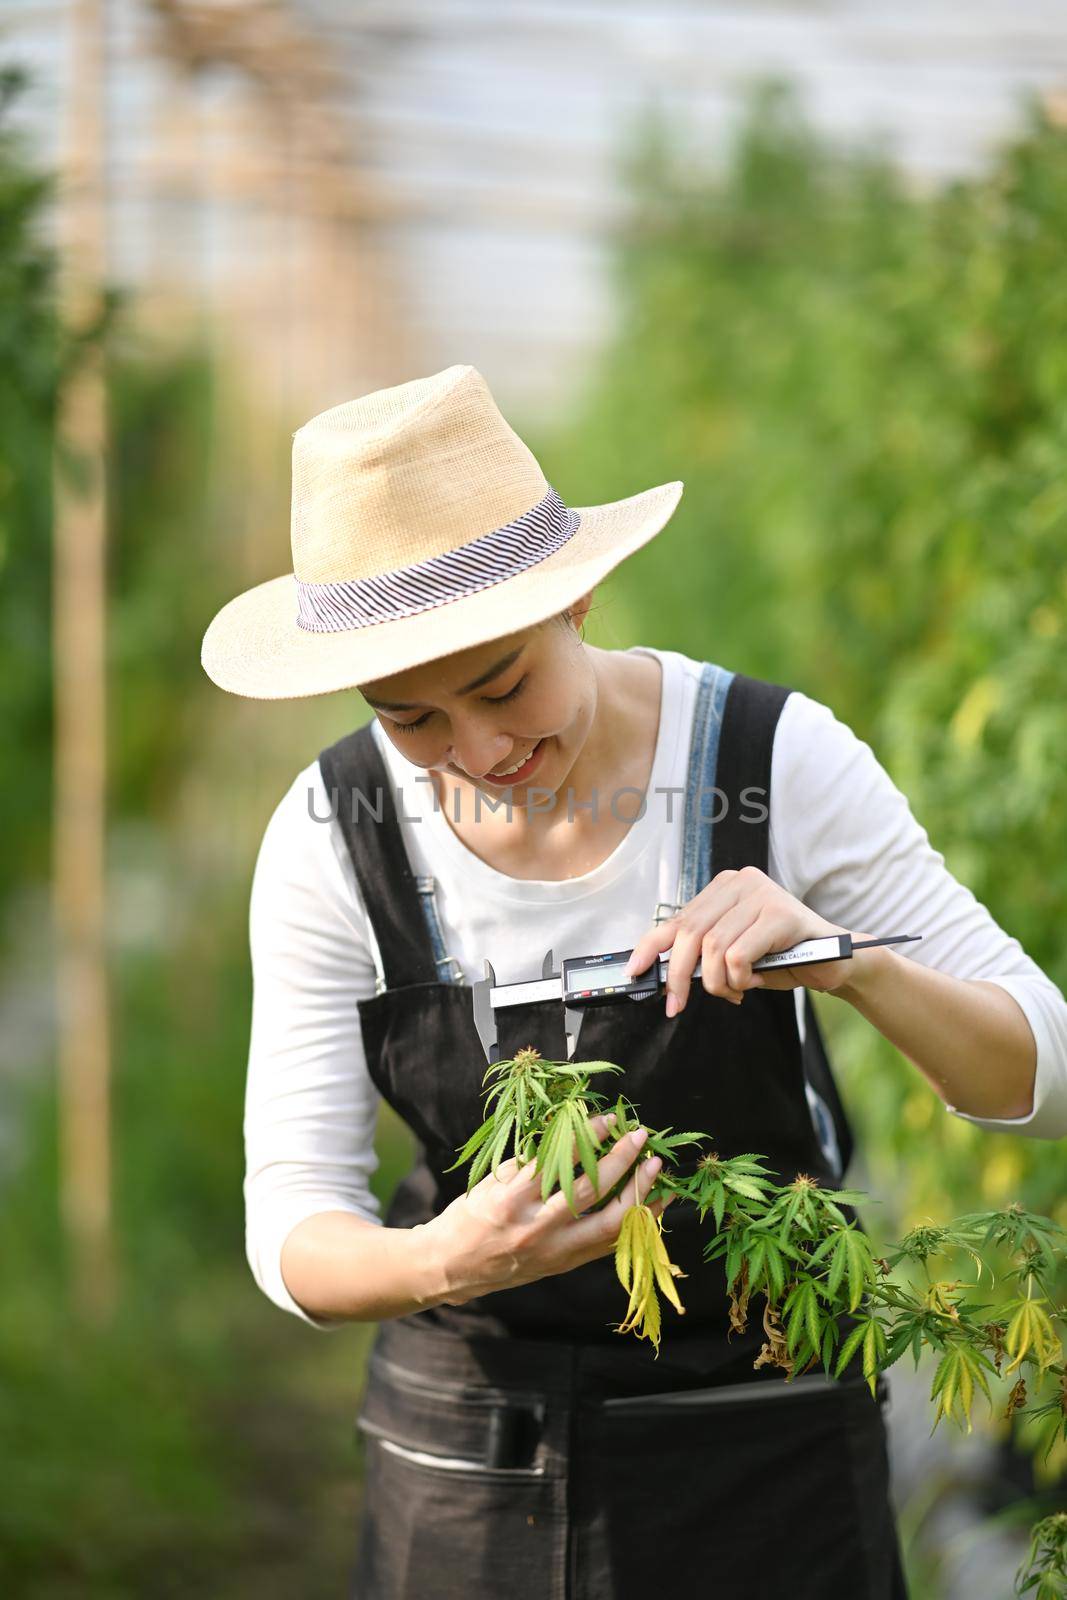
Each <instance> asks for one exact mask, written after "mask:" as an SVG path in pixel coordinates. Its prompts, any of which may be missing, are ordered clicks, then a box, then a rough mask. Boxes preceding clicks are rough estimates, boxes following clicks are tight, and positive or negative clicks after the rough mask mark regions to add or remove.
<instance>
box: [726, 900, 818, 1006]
mask: <svg viewBox="0 0 1067 1600" xmlns="http://www.w3.org/2000/svg"><path fill="white" fill-rule="evenodd" d="M802 937H803V935H802V934H801V932H800V931H799V930H798V928H797V920H796V916H795V915H794V914H793V913H792V911H791V910H790V908H789V907H787V906H783V907H781V908H772V907H770V906H765V907H764V908H763V911H762V912H761V913H760V915H759V916H758V917H757V918H756V919H755V921H754V922H753V923H752V924H751V925H750V926H749V927H747V928H742V929H739V930H738V933H737V936H736V938H734V939H733V940H732V942H731V943H730V945H729V947H728V948H727V949H726V951H725V955H724V961H725V966H726V975H727V979H728V981H729V983H730V984H731V986H732V987H733V988H735V989H748V988H759V987H760V985H761V983H762V981H763V980H762V977H761V975H760V973H758V972H753V971H752V963H753V961H758V960H759V959H760V957H761V956H765V955H767V954H768V953H769V952H770V951H772V950H785V949H786V948H787V947H788V946H789V945H791V944H796V942H797V941H798V940H799V939H800V938H802Z"/></svg>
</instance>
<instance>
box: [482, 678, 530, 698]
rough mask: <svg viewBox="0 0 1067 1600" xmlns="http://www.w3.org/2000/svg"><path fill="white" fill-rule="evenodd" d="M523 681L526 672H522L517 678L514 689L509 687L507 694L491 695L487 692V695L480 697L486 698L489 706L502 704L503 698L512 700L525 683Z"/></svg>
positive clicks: (524, 680)
mask: <svg viewBox="0 0 1067 1600" xmlns="http://www.w3.org/2000/svg"><path fill="white" fill-rule="evenodd" d="M525 682H526V674H525V673H524V674H523V676H522V677H521V678H520V679H519V681H518V683H517V684H516V685H515V687H514V689H509V690H508V692H507V694H498V695H496V696H495V697H494V696H493V695H488V694H487V695H483V696H482V698H483V700H488V702H489V704H490V705H491V706H502V705H503V704H504V701H505V700H514V698H515V696H516V695H517V694H520V693H521V692H522V688H523V685H524V684H525Z"/></svg>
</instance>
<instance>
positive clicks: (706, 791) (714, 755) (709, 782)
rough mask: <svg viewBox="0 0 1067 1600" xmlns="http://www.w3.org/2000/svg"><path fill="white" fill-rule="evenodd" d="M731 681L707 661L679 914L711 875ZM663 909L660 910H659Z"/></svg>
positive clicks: (688, 793) (692, 756)
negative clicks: (722, 740)
mask: <svg viewBox="0 0 1067 1600" xmlns="http://www.w3.org/2000/svg"><path fill="white" fill-rule="evenodd" d="M733 679H734V674H733V673H732V672H728V671H727V670H726V668H725V667H719V666H716V665H715V663H714V662H711V661H706V662H705V663H704V666H703V668H702V670H701V674H700V683H699V685H698V686H697V697H696V705H695V706H694V708H693V733H692V738H691V740H690V745H689V770H688V773H687V775H686V786H685V822H684V831H683V837H682V866H681V873H680V876H679V880H678V904H677V906H675V907H674V909H675V910H679V909H680V908H681V907H682V906H684V905H687V904H688V903H689V901H690V900H692V898H693V896H694V895H695V894H698V893H699V891H700V890H701V889H702V888H703V887H704V885H705V884H706V883H707V882H708V879H709V878H710V876H711V839H712V830H713V828H714V824H715V816H716V807H717V805H718V800H719V797H718V795H717V794H716V792H715V778H716V773H717V771H718V763H719V740H720V735H721V733H722V725H723V717H724V714H725V709H726V698H727V695H728V694H729V691H730V685H731V684H732V682H733ZM662 909H663V907H657V911H660V910H662Z"/></svg>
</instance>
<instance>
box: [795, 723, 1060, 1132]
mask: <svg viewBox="0 0 1067 1600" xmlns="http://www.w3.org/2000/svg"><path fill="white" fill-rule="evenodd" d="M769 827H770V852H771V862H772V863H773V865H772V875H773V876H775V877H776V878H777V879H778V881H779V882H780V883H781V884H782V886H783V887H784V888H786V889H788V890H789V892H790V894H793V895H795V896H796V898H797V899H798V900H803V901H804V903H805V904H806V905H810V906H811V907H812V909H813V910H814V911H817V912H818V913H819V915H820V916H823V917H826V918H827V920H828V921H830V922H835V923H837V924H838V926H840V927H843V928H849V929H858V930H862V931H863V932H865V933H869V934H870V935H871V936H872V937H878V936H879V935H883V934H884V935H888V934H893V933H919V934H922V942H921V943H920V944H915V945H909V946H906V947H905V948H906V949H907V951H908V954H909V957H910V959H912V960H914V961H921V962H923V963H924V965H926V966H929V967H933V968H936V969H937V970H938V971H940V972H947V973H949V974H951V975H952V976H953V977H957V978H969V979H973V978H981V979H985V980H986V981H987V982H991V983H996V984H999V985H1000V987H1001V988H1003V989H1006V990H1007V992H1008V993H1009V994H1010V995H1011V996H1012V997H1013V998H1014V999H1015V1000H1016V1001H1017V1003H1018V1004H1019V1006H1020V1007H1021V1009H1022V1011H1023V1014H1024V1015H1025V1017H1026V1019H1027V1021H1028V1023H1029V1024H1030V1028H1031V1030H1032V1032H1033V1035H1034V1039H1035V1041H1036V1043H1037V1077H1036V1082H1035V1086H1034V1104H1033V1107H1032V1109H1031V1111H1030V1113H1029V1114H1028V1115H1027V1116H1025V1117H1016V1118H1005V1119H993V1118H984V1117H970V1116H967V1115H966V1113H964V1112H960V1111H956V1110H955V1107H953V1106H949V1108H948V1109H949V1110H950V1111H954V1112H955V1114H956V1115H957V1116H961V1117H963V1116H966V1120H967V1121H969V1122H975V1123H977V1124H978V1125H979V1126H980V1127H983V1128H991V1129H995V1130H1000V1131H1005V1132H1010V1133H1022V1134H1029V1135H1031V1136H1032V1137H1034V1138H1045V1139H1055V1138H1061V1137H1062V1136H1063V1135H1065V1134H1067V1000H1065V999H1064V996H1063V995H1062V994H1061V992H1060V990H1059V989H1058V988H1057V987H1056V985H1055V984H1054V983H1053V982H1052V981H1051V979H1050V978H1048V977H1046V976H1045V974H1044V973H1043V972H1042V971H1041V969H1040V967H1038V966H1037V964H1036V963H1035V962H1034V961H1032V960H1031V958H1030V957H1029V956H1028V955H1027V954H1026V952H1025V951H1024V950H1023V948H1022V946H1021V945H1020V944H1019V941H1018V940H1017V939H1013V938H1010V937H1009V936H1008V935H1007V934H1006V933H1005V932H1004V931H1003V929H1002V928H1000V927H999V926H998V925H997V923H996V922H995V921H994V920H993V918H992V916H991V915H990V913H989V911H988V910H987V909H986V907H985V906H984V905H982V904H981V902H980V901H978V900H977V899H976V898H975V896H974V895H973V894H972V893H971V891H970V889H968V888H966V887H965V886H964V885H963V884H961V883H960V882H959V881H958V880H957V879H956V878H954V877H953V876H952V874H951V873H950V872H949V871H948V869H947V867H946V866H945V859H944V857H943V856H942V855H940V854H939V853H938V852H937V851H936V850H935V849H934V848H933V847H932V845H931V844H930V840H929V838H928V837H927V834H926V831H925V829H923V828H922V827H921V826H920V825H919V823H918V822H917V821H916V819H915V817H914V816H913V815H912V813H911V810H910V807H909V805H908V802H907V800H906V798H905V796H904V795H903V794H902V793H901V792H900V790H899V789H897V788H896V786H895V785H894V783H893V782H892V780H891V778H890V777H889V775H888V774H887V773H886V771H885V770H884V768H883V767H882V766H881V765H880V764H879V762H878V761H877V759H876V758H875V756H874V753H873V752H872V750H871V748H870V746H869V745H867V744H864V743H863V741H862V740H860V739H858V738H857V737H856V735H855V734H854V733H853V732H852V730H851V729H850V728H848V727H847V726H846V725H845V724H844V723H842V722H839V721H838V720H837V718H836V717H835V716H834V714H833V712H832V711H831V710H830V709H829V708H828V707H827V706H824V705H821V704H820V703H819V702H818V701H816V700H812V699H809V697H808V696H807V695H804V694H800V693H798V692H794V693H793V694H791V695H790V696H789V698H788V700H787V701H786V702H785V705H784V706H783V708H782V713H781V717H780V719H779V723H778V728H777V731H776V735H775V741H774V750H773V755H772V763H771V799H770V818H769Z"/></svg>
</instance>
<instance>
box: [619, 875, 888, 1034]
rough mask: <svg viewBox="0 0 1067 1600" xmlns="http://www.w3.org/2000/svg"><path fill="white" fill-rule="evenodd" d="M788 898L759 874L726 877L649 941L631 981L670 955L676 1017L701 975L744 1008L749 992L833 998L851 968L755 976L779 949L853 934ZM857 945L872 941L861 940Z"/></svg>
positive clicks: (636, 955) (670, 1001) (670, 999)
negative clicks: (815, 992) (757, 964)
mask: <svg viewBox="0 0 1067 1600" xmlns="http://www.w3.org/2000/svg"><path fill="white" fill-rule="evenodd" d="M851 931H852V930H851V929H848V928H839V927H837V925H836V924H835V923H833V922H827V920H826V918H825V917H820V916H819V915H818V914H817V913H816V912H814V911H812V910H811V908H810V907H809V906H806V905H804V903H803V901H801V900H797V899H796V898H795V897H794V896H793V895H791V894H789V893H787V891H786V890H785V889H783V888H782V886H781V884H778V883H775V882H774V879H773V878H769V877H768V876H767V874H766V873H765V872H761V871H760V870H759V868H758V867H742V868H741V870H740V871H739V872H730V871H727V872H719V873H716V875H715V877H714V878H712V880H711V882H710V883H709V884H708V885H707V887H706V888H704V889H702V890H701V891H700V893H699V894H698V895H695V896H694V898H693V899H692V900H690V901H689V903H688V905H685V906H683V907H682V908H681V910H680V911H678V912H676V913H675V915H674V916H673V917H671V918H670V919H669V921H667V922H661V923H659V924H658V926H656V927H654V928H651V929H650V930H649V932H648V933H646V934H643V935H642V937H641V938H640V939H639V940H638V942H637V944H636V945H635V946H634V952H633V955H632V956H631V958H630V963H629V971H630V973H631V975H634V974H636V973H640V972H644V971H645V970H646V969H647V968H648V967H649V966H650V965H651V964H652V959H653V957H657V958H658V957H659V956H660V955H661V954H662V952H663V951H664V950H668V949H669V950H670V952H671V955H670V961H669V964H668V968H667V984H666V987H667V1015H668V1016H669V1017H673V1016H675V1015H676V1014H677V1013H678V1012H679V1011H681V1010H682V1009H683V1008H684V1006H685V1003H686V1001H687V999H688V998H689V989H690V986H691V984H692V981H693V972H694V969H695V968H696V965H697V962H699V963H700V973H701V978H700V981H701V983H702V984H703V986H704V988H705V989H706V990H707V991H708V993H709V994H714V995H719V996H721V997H722V999H724V1000H731V1001H732V1002H733V1003H734V1005H740V1004H741V1002H742V1000H743V999H744V997H745V994H746V992H747V991H748V990H749V989H798V988H801V987H803V988H805V989H821V990H824V991H825V992H827V993H832V992H833V991H834V990H835V989H839V988H841V986H842V985H843V984H844V983H845V982H846V981H847V979H848V978H849V976H850V969H851V968H853V967H854V966H855V962H856V959H859V958H853V960H851V961H819V962H816V963H814V964H811V965H808V966H803V967H787V968H784V969H780V970H778V971H772V972H753V970H752V963H753V962H754V961H758V960H759V959H760V958H761V956H765V955H769V954H770V952H771V951H772V950H785V949H787V948H788V947H789V946H790V945H794V944H799V943H800V941H801V940H802V939H814V938H819V937H821V936H824V935H826V934H834V933H849V932H851ZM853 936H854V937H855V938H857V939H861V938H864V937H865V935H864V934H860V933H856V934H854V935H853Z"/></svg>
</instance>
